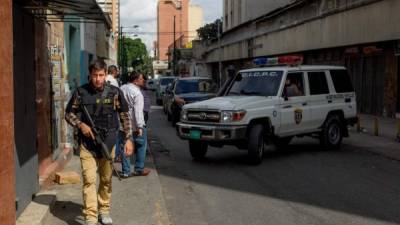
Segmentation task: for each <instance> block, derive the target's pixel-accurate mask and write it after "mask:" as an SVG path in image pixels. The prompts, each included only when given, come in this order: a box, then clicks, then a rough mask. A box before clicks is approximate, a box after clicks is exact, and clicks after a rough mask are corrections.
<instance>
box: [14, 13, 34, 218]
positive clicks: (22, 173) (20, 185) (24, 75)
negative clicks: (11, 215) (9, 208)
mask: <svg viewBox="0 0 400 225" xmlns="http://www.w3.org/2000/svg"><path fill="white" fill-rule="evenodd" d="M13 29H14V31H13V36H14V135H15V149H14V152H15V182H16V210H17V216H19V215H20V214H21V212H22V211H23V210H24V209H25V207H26V206H27V205H28V204H29V202H30V201H31V200H32V196H33V195H34V194H35V193H37V192H38V190H39V183H38V182H39V179H38V157H37V150H36V106H35V63H34V58H35V42H34V18H33V16H32V15H30V14H28V13H26V12H24V11H23V10H22V9H21V8H20V7H18V6H17V5H14V6H13Z"/></svg>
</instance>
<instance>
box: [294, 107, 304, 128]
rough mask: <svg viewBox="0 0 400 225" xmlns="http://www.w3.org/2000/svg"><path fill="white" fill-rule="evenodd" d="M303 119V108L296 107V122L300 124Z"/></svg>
mask: <svg viewBox="0 0 400 225" xmlns="http://www.w3.org/2000/svg"><path fill="white" fill-rule="evenodd" d="M302 119H303V110H302V109H295V110H294V121H295V122H296V124H300V123H301V120H302Z"/></svg>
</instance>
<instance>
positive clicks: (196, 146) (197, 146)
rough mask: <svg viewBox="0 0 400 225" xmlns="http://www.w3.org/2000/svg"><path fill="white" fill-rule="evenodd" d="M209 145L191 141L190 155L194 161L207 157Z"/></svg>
mask: <svg viewBox="0 0 400 225" xmlns="http://www.w3.org/2000/svg"><path fill="white" fill-rule="evenodd" d="M207 149H208V144H207V143H206V142H204V141H194V140H189V150H190V155H191V156H192V157H193V159H194V160H199V159H203V158H204V157H205V156H206V153H207Z"/></svg>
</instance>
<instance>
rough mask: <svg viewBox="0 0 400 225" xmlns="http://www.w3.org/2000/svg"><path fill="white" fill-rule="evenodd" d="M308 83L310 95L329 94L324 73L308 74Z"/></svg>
mask: <svg viewBox="0 0 400 225" xmlns="http://www.w3.org/2000/svg"><path fill="white" fill-rule="evenodd" d="M308 81H309V83H310V95H322V94H329V87H328V83H327V81H326V76H325V72H308Z"/></svg>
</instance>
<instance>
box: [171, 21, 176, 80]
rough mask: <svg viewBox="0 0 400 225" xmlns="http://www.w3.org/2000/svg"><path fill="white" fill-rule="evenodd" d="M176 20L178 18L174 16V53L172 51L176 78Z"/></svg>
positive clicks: (173, 70)
mask: <svg viewBox="0 0 400 225" xmlns="http://www.w3.org/2000/svg"><path fill="white" fill-rule="evenodd" d="M175 18H176V16H174V49H173V51H172V72H173V75H174V76H176V71H175V70H176V65H175V64H176V63H175V62H176V59H175V57H176V54H175V51H176V41H175V40H176V38H175V32H176V24H175Z"/></svg>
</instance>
